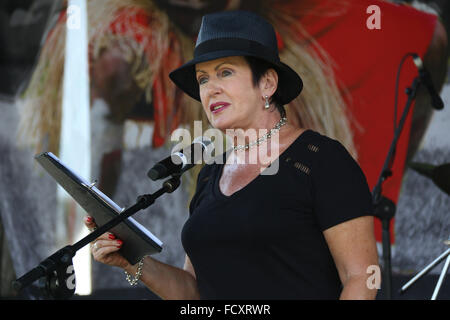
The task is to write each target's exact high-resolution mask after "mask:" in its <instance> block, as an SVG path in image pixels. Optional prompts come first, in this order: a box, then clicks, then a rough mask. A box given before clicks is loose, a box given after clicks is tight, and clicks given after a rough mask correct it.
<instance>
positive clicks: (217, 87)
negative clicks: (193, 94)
mask: <svg viewBox="0 0 450 320" xmlns="http://www.w3.org/2000/svg"><path fill="white" fill-rule="evenodd" d="M201 89H204V90H205V93H206V94H207V96H208V97H213V96H215V95H217V94H220V93H222V91H223V88H222V86H221V84H220V83H219V81H218V80H217V79H209V80H208V83H207V84H206V85H205V86H204V88H201Z"/></svg>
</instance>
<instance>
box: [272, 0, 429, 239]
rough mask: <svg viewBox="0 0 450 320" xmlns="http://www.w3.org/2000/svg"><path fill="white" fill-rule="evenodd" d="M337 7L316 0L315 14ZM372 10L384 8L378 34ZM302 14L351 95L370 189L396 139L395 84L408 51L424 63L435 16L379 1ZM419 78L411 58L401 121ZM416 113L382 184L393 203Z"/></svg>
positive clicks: (360, 0) (401, 95)
mask: <svg viewBox="0 0 450 320" xmlns="http://www.w3.org/2000/svg"><path fill="white" fill-rule="evenodd" d="M333 2H334V1H327V0H319V1H315V3H316V5H317V7H316V8H315V9H316V10H318V11H322V10H323V12H326V11H327V6H333V8H332V9H333V10H336V3H334V4H333ZM279 5H280V7H279V9H282V10H290V12H292V10H295V2H294V1H289V2H283V1H281V2H280V4H279ZM370 5H377V6H378V7H379V8H380V12H381V20H380V21H381V29H380V30H377V29H374V30H370V29H368V28H367V26H366V21H367V19H368V18H369V17H370V16H371V15H372V14H371V13H366V10H367V7H368V6H370ZM283 6H284V7H283ZM299 6H300V5H299ZM299 9H300V8H299ZM303 9H304V8H303ZM302 14H303V13H302V12H299V15H298V17H299V22H301V23H302V25H303V27H304V28H306V30H307V32H308V33H309V34H310V35H311V36H313V37H314V38H315V40H316V41H317V42H318V43H319V44H320V45H321V46H322V48H324V49H325V50H326V52H327V53H328V54H329V55H330V57H331V58H332V60H333V61H334V63H335V67H334V71H335V74H336V77H337V80H338V85H339V87H340V89H342V90H348V91H349V93H350V95H351V99H348V102H349V104H348V106H349V110H350V111H351V113H352V114H353V116H354V117H355V118H356V121H357V123H359V125H360V126H361V127H362V128H363V132H361V131H359V130H358V129H357V128H356V127H355V126H354V125H353V127H352V129H353V132H354V134H355V143H356V146H357V149H358V156H359V164H360V166H361V168H362V169H363V171H364V173H365V174H366V177H367V180H368V183H369V186H370V188H371V190H372V189H373V187H374V186H375V184H376V182H377V180H378V176H379V175H380V172H381V169H382V167H383V164H384V160H385V158H386V156H387V153H388V150H389V147H390V144H391V140H392V138H393V132H394V126H393V119H394V97H395V80H396V75H397V69H398V66H399V63H400V61H401V59H402V57H403V56H404V55H405V54H407V53H410V52H415V53H417V54H418V55H419V56H420V57H421V58H422V59H423V57H424V54H425V52H426V51H427V48H428V46H429V43H430V41H431V38H432V35H433V31H434V27H435V23H436V16H434V15H430V14H426V13H423V12H420V11H417V10H415V9H414V8H412V7H409V6H406V5H396V4H392V3H388V2H385V1H380V0H357V1H353V2H352V4H351V5H350V7H349V8H347V11H346V12H345V13H342V14H339V15H329V16H323V15H320V16H317V15H312V14H311V15H302ZM416 75H417V69H416V68H415V66H414V64H413V62H412V60H411V59H408V60H407V61H406V62H405V63H404V64H403V68H402V70H401V76H400V82H399V90H398V109H397V113H398V115H397V121H399V119H400V117H401V114H402V112H403V109H404V106H405V103H406V100H407V95H406V94H405V88H407V87H408V86H410V85H411V83H412V80H413V79H414V77H415V76H416ZM305 85H306V86H307V85H308V84H305ZM413 108H414V106H412V107H411V110H410V112H409V115H408V117H407V120H406V122H405V125H404V128H403V131H402V133H401V136H400V139H399V142H398V147H397V151H396V155H395V160H394V163H393V167H392V168H393V169H392V171H393V176H391V177H390V178H389V179H388V180H386V181H385V183H384V184H383V195H384V196H386V197H388V198H389V199H391V200H393V201H394V202H395V203H397V200H398V196H399V192H400V187H401V183H402V177H403V173H404V168H405V159H406V152H407V147H408V143H409V134H410V129H411V118H412V117H411V116H412V113H413ZM393 225H394V223H392V224H391V236H392V238H391V239H392V242H394V233H393ZM375 234H376V238H377V241H381V223H380V221H379V220H378V219H375Z"/></svg>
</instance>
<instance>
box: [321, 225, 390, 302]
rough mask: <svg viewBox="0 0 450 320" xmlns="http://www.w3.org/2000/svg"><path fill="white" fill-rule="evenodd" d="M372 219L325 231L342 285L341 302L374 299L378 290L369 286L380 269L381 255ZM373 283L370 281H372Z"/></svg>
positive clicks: (337, 226)
mask: <svg viewBox="0 0 450 320" xmlns="http://www.w3.org/2000/svg"><path fill="white" fill-rule="evenodd" d="M373 219H374V218H373V217H372V216H364V217H359V218H355V219H352V220H348V221H346V222H343V223H340V224H338V225H336V226H333V227H331V228H329V229H327V230H325V231H324V236H325V239H326V241H327V244H328V247H329V248H330V251H331V254H332V256H333V259H334V261H335V263H336V267H337V270H338V272H339V277H340V279H341V282H342V284H343V287H344V288H343V290H342V293H341V297H340V299H350V300H362V299H375V297H376V294H377V288H373V286H372V285H368V279H369V277H371V276H372V275H373V274H372V271H371V272H368V268H369V267H370V266H372V267H371V269H369V270H372V268H374V267H373V266H375V268H377V270H379V269H378V253H377V247H376V242H375V236H374V227H373ZM379 277H380V278H379V279H381V275H379ZM369 283H370V281H369Z"/></svg>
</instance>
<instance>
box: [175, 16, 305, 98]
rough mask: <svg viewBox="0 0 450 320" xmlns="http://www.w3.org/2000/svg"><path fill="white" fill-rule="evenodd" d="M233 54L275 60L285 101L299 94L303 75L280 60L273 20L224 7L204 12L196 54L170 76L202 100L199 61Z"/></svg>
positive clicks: (274, 65)
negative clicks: (227, 9)
mask: <svg viewBox="0 0 450 320" xmlns="http://www.w3.org/2000/svg"><path fill="white" fill-rule="evenodd" d="M231 56H252V57H255V58H259V59H262V60H265V61H267V62H269V63H271V64H272V65H273V67H274V69H275V70H276V71H277V73H278V89H277V92H278V95H279V97H280V102H281V103H282V104H287V103H289V102H290V101H292V100H293V99H294V98H296V97H297V96H298V95H299V94H300V92H301V91H302V88H303V82H302V79H301V78H300V76H299V75H298V74H297V73H296V72H295V71H294V70H292V69H291V68H290V67H289V66H288V65H286V64H284V63H283V62H281V61H280V58H279V56H278V46H277V39H276V36H275V31H274V29H273V27H272V25H271V24H270V23H268V22H267V21H266V20H264V19H263V18H262V17H260V16H259V15H257V14H254V13H252V12H247V11H241V10H236V11H224V12H218V13H212V14H207V15H205V16H203V19H202V24H201V26H200V31H199V34H198V38H197V42H196V45H195V49H194V58H193V59H192V60H190V61H188V62H187V63H185V64H184V65H182V66H181V67H179V68H177V69H175V70H174V71H172V72H171V73H170V74H169V77H170V79H171V80H172V81H173V82H174V83H175V84H176V85H177V86H178V87H179V88H180V89H181V90H183V91H184V92H186V93H187V94H188V95H189V96H191V97H192V98H194V99H196V100H198V101H200V93H199V86H198V83H197V81H196V78H195V64H197V63H200V62H205V61H210V60H214V59H218V58H224V57H231Z"/></svg>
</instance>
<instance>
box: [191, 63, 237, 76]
mask: <svg viewBox="0 0 450 320" xmlns="http://www.w3.org/2000/svg"><path fill="white" fill-rule="evenodd" d="M223 64H232V63H230V62H228V61H225V62H222V63H219V64H218V65H217V66H216V67H215V68H214V70H216V71H217V69H219V67H220V66H221V65H223ZM197 72H203V73H207V72H206V71H203V70H195V73H197Z"/></svg>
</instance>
